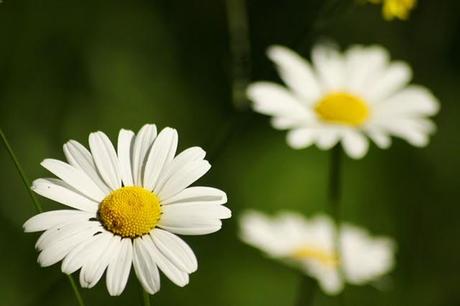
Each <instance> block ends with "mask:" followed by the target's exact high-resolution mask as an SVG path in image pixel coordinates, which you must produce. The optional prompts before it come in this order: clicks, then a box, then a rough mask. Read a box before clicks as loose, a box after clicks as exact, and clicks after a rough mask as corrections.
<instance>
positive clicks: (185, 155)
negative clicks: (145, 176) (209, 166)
mask: <svg viewBox="0 0 460 306" xmlns="http://www.w3.org/2000/svg"><path fill="white" fill-rule="evenodd" d="M205 156H206V152H205V151H204V150H203V149H202V148H200V147H191V148H188V149H186V150H184V151H182V152H181V153H179V154H178V155H177V156H176V157H175V158H174V159H173V160H172V161H171V162H170V163H169V164H168V165H166V167H165V169H164V171H162V173H161V174H160V178H159V179H158V183H157V184H156V185H155V187H154V189H153V191H154V192H155V193H157V194H158V193H159V192H160V190H161V188H162V187H163V186H164V183H165V182H166V180H168V179H169V178H170V177H171V175H174V173H176V172H177V171H180V169H182V167H184V166H185V165H186V164H187V163H189V162H192V161H198V160H203V159H204V157H205Z"/></svg>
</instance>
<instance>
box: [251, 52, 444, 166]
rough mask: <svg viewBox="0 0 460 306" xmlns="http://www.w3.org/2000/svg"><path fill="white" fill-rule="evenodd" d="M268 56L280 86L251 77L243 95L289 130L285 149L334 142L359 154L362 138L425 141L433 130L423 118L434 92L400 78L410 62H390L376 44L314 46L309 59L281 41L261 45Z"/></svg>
mask: <svg viewBox="0 0 460 306" xmlns="http://www.w3.org/2000/svg"><path fill="white" fill-rule="evenodd" d="M268 56H269V58H270V59H271V60H272V61H273V62H274V63H275V64H276V66H277V68H278V71H279V73H280V76H281V78H282V80H283V81H284V83H286V85H287V87H284V86H281V85H278V84H276V83H271V82H256V83H253V84H251V85H250V86H249V87H248V90H247V94H248V97H249V98H250V99H251V100H252V101H253V102H254V103H253V108H254V110H255V111H257V112H259V113H262V114H266V115H269V116H272V117H273V119H272V124H273V126H274V127H275V128H277V129H288V130H289V133H288V135H287V141H288V144H289V145H290V146H291V147H293V148H296V149H300V148H306V147H308V146H310V145H313V144H316V145H317V146H318V147H319V148H320V149H324V150H327V149H330V148H332V147H333V146H334V145H335V144H336V143H338V142H341V143H342V145H343V147H344V150H345V152H346V153H347V154H348V155H349V156H351V157H353V158H361V157H363V156H364V155H365V154H366V152H367V150H368V145H369V144H368V139H367V137H369V138H370V139H372V140H373V141H374V142H375V143H376V144H377V146H378V147H380V148H388V147H389V146H390V144H391V139H390V136H396V137H400V138H403V139H405V140H406V141H408V142H409V143H410V144H412V145H414V146H425V145H426V144H427V143H428V139H429V135H430V134H431V133H433V131H434V129H435V126H434V124H433V122H432V121H431V120H430V119H429V118H428V117H429V116H432V115H434V114H436V113H437V111H438V109H439V103H438V101H437V99H436V98H435V97H434V96H433V95H432V94H431V93H430V91H429V90H428V89H426V88H424V87H422V86H416V85H408V83H409V81H410V79H411V69H410V67H409V66H408V65H407V64H406V63H404V62H399V61H396V62H390V60H389V56H388V53H387V51H386V50H385V49H384V48H382V47H379V46H372V47H363V46H354V47H351V48H350V49H348V50H347V51H346V52H345V53H344V54H341V53H339V52H338V51H337V50H336V49H334V48H332V47H329V46H323V45H318V46H316V47H315V48H314V49H313V51H312V62H313V65H310V63H309V62H308V61H306V60H304V59H303V58H301V57H300V56H299V55H297V54H296V53H294V52H293V51H291V50H289V49H287V48H285V47H281V46H273V47H271V48H269V49H268ZM366 136H367V137H366Z"/></svg>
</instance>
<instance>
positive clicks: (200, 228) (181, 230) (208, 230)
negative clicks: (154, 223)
mask: <svg viewBox="0 0 460 306" xmlns="http://www.w3.org/2000/svg"><path fill="white" fill-rule="evenodd" d="M160 227H161V228H162V229H164V230H167V231H168V232H171V233H174V234H178V235H190V236H194V235H207V234H212V233H215V232H217V231H218V230H220V229H221V228H222V222H221V221H220V220H217V221H214V222H212V223H209V224H201V225H194V226H184V225H181V224H179V225H176V226H169V225H160Z"/></svg>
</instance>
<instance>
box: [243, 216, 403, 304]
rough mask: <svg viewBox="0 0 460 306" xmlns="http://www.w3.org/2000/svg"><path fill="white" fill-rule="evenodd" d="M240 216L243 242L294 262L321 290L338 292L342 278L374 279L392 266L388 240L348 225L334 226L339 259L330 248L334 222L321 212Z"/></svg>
mask: <svg viewBox="0 0 460 306" xmlns="http://www.w3.org/2000/svg"><path fill="white" fill-rule="evenodd" d="M240 221H241V222H240V225H241V239H242V240H243V241H245V242H246V243H248V244H250V245H252V246H255V247H257V248H259V249H260V250H262V251H263V252H265V253H266V254H267V255H268V256H270V257H272V258H276V259H280V260H282V261H284V262H286V263H288V264H291V265H294V266H297V267H298V268H300V269H301V270H302V271H303V272H305V273H306V274H308V275H310V276H311V277H314V278H316V279H317V280H318V282H319V284H320V287H321V288H322V289H323V291H325V292H326V293H327V294H331V295H333V294H337V293H339V292H340V291H342V289H343V287H344V283H345V282H347V283H350V284H356V285H362V284H365V283H368V282H370V281H372V280H375V279H377V278H378V277H380V276H382V275H384V274H385V273H387V272H388V271H390V270H391V269H392V268H393V265H394V258H393V257H394V252H395V245H394V242H393V241H392V240H391V239H389V238H383V237H372V236H370V235H369V234H368V233H367V232H366V231H365V230H364V229H361V228H358V227H356V226H353V225H350V224H343V225H341V226H340V229H339V235H340V236H339V241H340V255H341V256H340V258H339V257H338V256H337V254H336V252H335V247H334V245H335V243H334V241H335V234H334V232H335V230H334V229H335V226H334V223H333V222H332V220H331V219H330V218H329V217H327V216H325V215H318V216H316V217H313V218H311V219H305V218H304V217H303V216H301V215H300V214H296V213H281V214H279V215H277V216H276V217H273V218H270V217H268V216H266V215H264V214H262V213H258V212H247V213H245V214H244V215H243V216H242V218H241V220H240Z"/></svg>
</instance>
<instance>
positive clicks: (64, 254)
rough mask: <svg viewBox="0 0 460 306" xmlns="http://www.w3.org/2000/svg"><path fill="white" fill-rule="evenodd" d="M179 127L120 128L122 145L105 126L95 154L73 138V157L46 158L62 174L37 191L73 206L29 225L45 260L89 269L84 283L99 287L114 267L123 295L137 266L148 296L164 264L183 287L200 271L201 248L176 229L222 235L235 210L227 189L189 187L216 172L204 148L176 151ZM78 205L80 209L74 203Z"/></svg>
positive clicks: (112, 286) (115, 288)
mask: <svg viewBox="0 0 460 306" xmlns="http://www.w3.org/2000/svg"><path fill="white" fill-rule="evenodd" d="M177 143H178V135H177V131H176V130H175V129H172V128H165V129H163V130H162V131H161V132H160V133H158V134H157V128H156V126H155V125H153V124H147V125H145V126H144V127H143V128H142V129H141V130H140V131H139V133H137V135H136V134H135V133H134V132H132V131H130V130H124V129H122V130H120V133H119V135H118V145H117V151H115V148H114V147H113V145H112V143H111V141H110V140H109V138H108V137H107V136H106V135H105V134H104V133H102V132H95V133H91V134H90V136H89V146H90V151H89V150H87V149H86V148H85V147H84V146H83V145H81V144H80V143H78V142H76V141H74V140H70V141H69V142H67V143H66V144H65V145H64V153H65V156H66V159H67V163H66V162H63V161H59V160H56V159H45V160H44V161H43V162H42V163H41V165H42V166H43V167H44V168H46V169H47V170H48V171H50V172H51V173H53V174H54V175H56V176H57V177H58V178H40V179H37V180H35V181H34V183H33V186H32V189H33V191H35V192H36V193H38V194H39V195H41V196H44V197H46V198H48V199H51V200H53V201H56V202H59V203H61V204H63V205H65V206H66V209H61V210H53V211H48V212H44V213H40V214H38V215H36V216H34V217H32V218H30V219H29V220H28V221H27V222H26V223H25V224H24V229H25V231H26V232H41V231H44V233H43V234H42V235H41V236H40V238H39V239H38V241H37V243H36V245H35V246H36V248H37V249H38V250H39V251H40V255H39V256H38V262H39V263H40V265H41V266H44V267H46V266H50V265H53V264H55V263H58V262H59V261H62V265H61V270H62V272H64V273H66V274H72V273H74V272H76V271H78V270H80V284H81V286H82V287H86V288H91V287H93V286H95V285H96V284H97V283H98V282H99V280H100V279H101V278H102V276H103V274H104V272H106V285H107V290H108V291H109V293H110V295H119V294H121V293H122V292H123V290H124V288H125V286H126V283H127V282H128V278H129V274H130V271H131V267H133V268H134V272H135V273H136V276H137V278H138V279H139V281H140V283H141V284H142V286H143V288H144V289H145V291H146V292H148V293H150V294H154V293H156V292H157V291H158V290H159V289H160V274H159V271H160V270H161V271H162V272H163V273H164V274H165V275H166V276H167V277H168V278H169V279H170V280H171V281H172V282H174V283H175V284H176V285H178V286H181V287H182V286H185V285H186V284H187V283H188V282H189V274H190V273H192V272H194V271H196V270H197V259H196V257H195V254H194V252H193V251H192V249H191V248H190V247H189V246H188V245H187V244H186V243H185V242H184V241H183V240H182V239H181V238H179V237H178V236H177V235H176V234H180V235H204V234H210V233H213V232H216V231H218V230H219V229H220V228H221V226H222V221H221V219H226V218H229V217H230V216H231V212H230V210H229V209H228V208H227V207H225V206H223V204H225V203H226V202H227V196H226V194H225V192H223V191H221V190H219V189H216V188H211V187H199V186H195V187H189V186H190V185H191V184H192V183H194V182H195V181H196V180H198V179H199V178H200V177H202V176H203V175H204V174H205V173H206V172H208V170H209V169H210V168H211V165H210V164H209V162H208V161H206V160H205V159H204V157H205V155H206V153H205V152H204V151H203V149H201V148H199V147H191V148H188V149H186V150H184V151H182V152H181V153H179V154H178V155H177V156H176V150H177ZM72 208H73V209H72Z"/></svg>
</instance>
